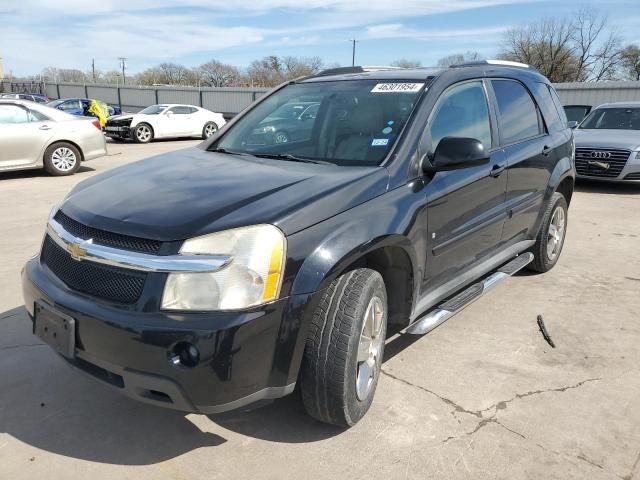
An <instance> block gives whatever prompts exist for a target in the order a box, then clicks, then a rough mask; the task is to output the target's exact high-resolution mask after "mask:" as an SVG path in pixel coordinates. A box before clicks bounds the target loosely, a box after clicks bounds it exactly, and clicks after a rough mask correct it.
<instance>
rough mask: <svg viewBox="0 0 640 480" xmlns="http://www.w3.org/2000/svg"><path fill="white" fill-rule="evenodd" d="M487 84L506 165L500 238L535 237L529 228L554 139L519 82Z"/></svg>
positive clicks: (538, 203)
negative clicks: (494, 107)
mask: <svg viewBox="0 0 640 480" xmlns="http://www.w3.org/2000/svg"><path fill="white" fill-rule="evenodd" d="M490 84H491V87H492V90H493V95H494V96H495V101H496V105H497V109H496V110H497V116H498V131H499V137H500V144H501V146H502V149H503V150H504V154H505V157H506V167H507V172H506V173H507V174H506V179H507V196H506V204H505V206H506V211H507V220H506V222H505V226H504V231H503V234H502V239H503V240H504V241H506V242H508V243H516V242H518V241H520V240H527V239H531V238H534V237H535V233H536V232H534V231H533V229H534V226H535V224H536V221H537V219H538V216H539V213H540V211H541V209H542V204H543V200H544V194H545V191H546V187H547V185H549V178H550V176H551V172H552V171H553V166H554V165H555V163H556V162H557V158H555V150H554V143H556V141H554V139H553V138H551V136H550V135H549V134H548V133H547V130H546V126H545V124H544V121H543V118H542V114H541V112H540V108H539V106H538V104H537V103H536V101H535V100H534V97H533V96H532V94H531V92H530V91H529V89H528V88H527V87H526V86H525V85H524V84H523V83H521V82H519V81H517V80H513V79H492V80H491V81H490Z"/></svg>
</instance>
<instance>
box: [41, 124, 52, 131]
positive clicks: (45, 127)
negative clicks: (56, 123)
mask: <svg viewBox="0 0 640 480" xmlns="http://www.w3.org/2000/svg"><path fill="white" fill-rule="evenodd" d="M40 130H51V127H50V126H49V125H42V126H41V127H40Z"/></svg>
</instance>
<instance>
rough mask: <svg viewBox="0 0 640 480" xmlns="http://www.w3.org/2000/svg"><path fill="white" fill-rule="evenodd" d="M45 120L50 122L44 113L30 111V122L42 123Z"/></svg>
mask: <svg viewBox="0 0 640 480" xmlns="http://www.w3.org/2000/svg"><path fill="white" fill-rule="evenodd" d="M45 120H49V117H47V116H46V115H45V114H44V113H40V112H37V111H35V110H29V121H30V122H42V121H45Z"/></svg>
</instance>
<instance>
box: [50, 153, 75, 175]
mask: <svg viewBox="0 0 640 480" xmlns="http://www.w3.org/2000/svg"><path fill="white" fill-rule="evenodd" d="M77 161H78V158H77V157H76V154H75V153H74V152H73V150H71V149H70V148H68V147H60V148H56V149H55V150H54V151H53V153H52V154H51V163H52V164H53V166H54V167H55V168H56V170H59V171H61V172H68V171H70V170H73V168H74V167H75V166H76V162H77Z"/></svg>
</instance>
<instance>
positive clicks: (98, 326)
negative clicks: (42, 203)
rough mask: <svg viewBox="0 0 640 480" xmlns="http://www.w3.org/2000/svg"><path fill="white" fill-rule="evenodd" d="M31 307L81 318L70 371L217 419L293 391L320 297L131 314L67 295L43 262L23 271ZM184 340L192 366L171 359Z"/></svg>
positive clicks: (125, 309)
mask: <svg viewBox="0 0 640 480" xmlns="http://www.w3.org/2000/svg"><path fill="white" fill-rule="evenodd" d="M22 287H23V294H24V299H25V305H26V308H27V311H28V312H29V316H30V317H31V319H32V320H33V317H34V305H35V302H43V303H46V304H48V305H49V306H51V307H53V308H55V309H56V310H58V311H59V312H61V313H63V314H66V315H68V316H70V317H72V318H73V319H75V322H76V327H75V345H76V348H75V356H74V357H73V358H72V359H68V358H66V357H61V358H64V359H65V360H67V361H68V362H69V363H70V364H71V365H73V366H75V367H77V368H79V369H81V370H83V371H84V372H86V373H89V374H90V375H92V376H93V377H94V378H98V379H100V380H102V381H103V382H104V383H106V384H108V385H111V386H112V387H114V388H116V389H118V390H119V391H120V392H122V393H124V394H125V395H128V396H130V397H132V398H135V399H137V400H140V401H142V402H146V403H150V404H154V405H158V406H162V407H168V408H173V409H176V410H182V411H189V412H198V413H218V412H223V411H228V410H233V409H237V408H240V407H243V406H245V405H249V404H252V403H255V402H258V401H260V400H264V399H270V398H277V397H282V396H284V395H287V394H289V393H291V392H292V391H293V389H294V387H295V381H296V378H297V373H298V368H299V365H300V360H301V358H302V352H303V349H304V338H305V337H306V330H305V328H304V325H305V324H308V323H306V322H305V321H304V318H305V314H306V313H307V312H310V311H311V312H312V311H313V308H314V307H313V304H314V300H313V298H316V296H315V295H312V294H308V295H297V296H293V297H289V298H284V299H280V300H278V301H276V302H274V303H271V304H269V305H265V306H262V307H260V308H258V309H253V310H251V311H246V312H234V313H231V312H215V313H189V314H182V313H166V312H159V311H133V309H131V308H128V307H124V306H122V305H112V304H109V303H106V302H104V301H102V300H98V299H96V298H93V297H90V296H88V295H84V294H80V293H78V292H75V291H72V290H69V289H68V288H67V287H66V286H65V285H64V284H63V283H62V282H60V281H59V280H58V279H57V278H56V277H55V276H53V274H52V273H51V272H50V271H49V270H48V268H47V267H46V266H43V265H42V264H41V263H40V262H39V260H38V259H37V258H34V259H32V260H30V261H29V262H28V263H27V264H26V265H25V268H24V269H23V272H22ZM180 342H188V343H189V344H192V345H194V346H196V347H197V349H198V350H199V352H200V361H199V363H198V364H197V365H195V366H194V367H185V366H174V365H172V364H170V362H169V358H170V355H171V352H172V349H174V347H175V346H176V345H177V344H179V343H180Z"/></svg>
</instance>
